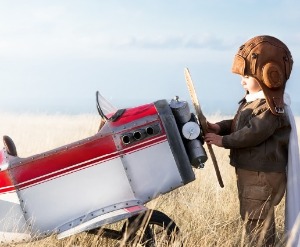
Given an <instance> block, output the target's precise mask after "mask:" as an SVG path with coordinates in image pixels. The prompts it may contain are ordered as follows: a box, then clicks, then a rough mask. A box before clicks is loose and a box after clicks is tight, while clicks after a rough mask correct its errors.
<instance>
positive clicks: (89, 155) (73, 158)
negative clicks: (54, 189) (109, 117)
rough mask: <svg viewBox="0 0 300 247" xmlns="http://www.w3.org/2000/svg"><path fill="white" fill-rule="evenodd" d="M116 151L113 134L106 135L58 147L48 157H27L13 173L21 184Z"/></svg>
mask: <svg viewBox="0 0 300 247" xmlns="http://www.w3.org/2000/svg"><path fill="white" fill-rule="evenodd" d="M114 152H116V148H115V144H114V142H113V139H112V136H105V137H101V138H97V139H94V140H92V141H87V142H86V143H84V144H82V145H78V146H75V147H71V148H70V149H58V151H57V153H54V154H50V155H49V156H48V157H40V158H37V159H35V160H30V158H29V159H27V160H26V159H25V160H24V162H23V163H22V164H20V165H17V166H15V167H13V168H12V169H11V173H12V174H13V176H14V178H15V181H16V183H17V184H20V183H24V182H26V181H28V180H32V179H34V178H37V177H41V176H44V175H47V174H51V173H53V172H57V171H59V170H63V169H69V168H70V167H72V166H74V165H76V164H80V163H83V162H84V161H86V160H92V159H95V158H97V157H102V156H105V155H106V154H111V153H114ZM84 165H86V164H83V165H82V166H84Z"/></svg>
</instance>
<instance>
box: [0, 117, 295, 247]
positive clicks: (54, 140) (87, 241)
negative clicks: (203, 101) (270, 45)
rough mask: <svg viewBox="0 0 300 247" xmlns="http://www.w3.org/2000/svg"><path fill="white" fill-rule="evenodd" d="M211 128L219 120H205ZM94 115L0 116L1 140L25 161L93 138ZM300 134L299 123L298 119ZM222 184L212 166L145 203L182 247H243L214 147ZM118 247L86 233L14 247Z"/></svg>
mask: <svg viewBox="0 0 300 247" xmlns="http://www.w3.org/2000/svg"><path fill="white" fill-rule="evenodd" d="M208 119H209V121H210V122H215V121H216V120H220V119H221V116H210V117H208ZM98 122H99V117H98V116H96V115H78V116H76V115H75V116H66V115H46V114H41V115H32V114H24V115H15V114H8V113H2V114H0V136H1V135H9V136H10V137H11V138H12V139H13V140H14V142H15V143H16V146H17V149H18V153H19V156H21V157H26V156H30V155H33V154H36V153H40V152H43V151H47V150H49V149H52V148H55V147H58V146H61V145H64V144H68V143H70V142H73V141H76V140H79V139H82V138H85V137H88V136H90V135H93V134H95V133H96V131H97V128H98ZM297 126H298V130H299V129H300V118H297ZM214 150H215V153H216V156H217V160H218V162H219V166H220V171H221V174H222V177H223V181H224V184H225V187H224V188H220V186H219V185H218V182H217V178H216V175H215V173H214V169H213V165H212V163H211V161H210V160H208V161H207V162H206V165H205V168H204V169H201V170H195V173H196V177H197V179H196V180H195V181H194V182H192V183H190V184H188V185H186V186H184V187H181V188H179V189H177V190H175V191H172V192H170V193H168V194H166V195H162V196H161V197H159V198H157V199H156V200H153V201H151V202H150V203H148V205H147V206H148V207H149V208H153V209H158V210H160V211H162V212H164V213H165V214H167V215H168V216H170V217H171V218H172V219H173V220H174V221H175V222H176V223H177V225H178V226H179V227H180V229H181V232H182V240H183V242H184V245H185V246H204V247H206V246H207V247H208V246H209V247H210V246H220V247H221V246H224V247H225V246H226V247H227V246H243V244H244V238H243V223H242V222H241V220H240V218H239V205H238V200H237V191H236V184H235V183H236V181H235V174H234V169H233V168H232V167H231V166H230V165H229V164H228V161H229V160H228V150H224V149H221V148H217V147H214ZM276 215H277V218H276V223H277V242H278V246H284V239H283V238H284V201H282V202H281V203H280V204H279V206H278V207H277V209H276ZM115 244H116V242H115V241H113V240H110V239H106V238H98V237H95V236H90V235H87V234H85V233H82V234H78V235H76V236H73V237H70V238H67V239H64V240H61V241H59V240H57V239H56V238H55V236H52V237H49V238H46V239H44V240H40V241H37V242H33V243H26V244H18V245H16V246H27V247H34V246H70V247H71V246H115Z"/></svg>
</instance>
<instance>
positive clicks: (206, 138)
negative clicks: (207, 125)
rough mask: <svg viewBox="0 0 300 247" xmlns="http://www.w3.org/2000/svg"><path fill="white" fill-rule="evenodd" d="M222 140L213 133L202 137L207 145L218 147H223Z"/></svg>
mask: <svg viewBox="0 0 300 247" xmlns="http://www.w3.org/2000/svg"><path fill="white" fill-rule="evenodd" d="M222 138H223V137H222V136H219V135H216V134H214V133H207V134H206V135H205V136H204V141H205V142H206V143H207V144H214V145H216V146H218V147H223V144H222Z"/></svg>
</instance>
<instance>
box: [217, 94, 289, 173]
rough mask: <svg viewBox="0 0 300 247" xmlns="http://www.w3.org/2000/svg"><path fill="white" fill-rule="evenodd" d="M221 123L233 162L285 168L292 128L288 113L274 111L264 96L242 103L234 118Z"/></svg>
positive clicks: (250, 167)
mask: <svg viewBox="0 0 300 247" xmlns="http://www.w3.org/2000/svg"><path fill="white" fill-rule="evenodd" d="M218 124H219V125H220V127H221V130H220V133H219V134H220V135H223V139H222V143H223V146H224V147H225V148H227V149H230V164H231V165H233V166H235V167H237V168H242V169H246V170H251V171H263V172H282V171H285V168H286V165H287V160H288V142H289V134H290V129H291V127H290V124H289V120H288V117H287V116H286V115H285V114H283V115H282V116H276V115H274V114H272V112H271V111H270V109H269V107H268V105H267V103H266V100H265V99H257V100H255V101H253V102H251V103H246V102H243V103H241V105H240V107H239V110H238V112H237V114H236V116H235V117H234V119H231V120H224V121H221V122H219V123H218Z"/></svg>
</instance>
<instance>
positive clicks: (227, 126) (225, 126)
mask: <svg viewBox="0 0 300 247" xmlns="http://www.w3.org/2000/svg"><path fill="white" fill-rule="evenodd" d="M232 121H233V120H232V119H228V120H223V121H220V122H218V123H216V124H218V125H219V126H220V132H219V133H218V134H219V135H221V136H223V135H229V134H230V133H231V126H232Z"/></svg>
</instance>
